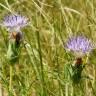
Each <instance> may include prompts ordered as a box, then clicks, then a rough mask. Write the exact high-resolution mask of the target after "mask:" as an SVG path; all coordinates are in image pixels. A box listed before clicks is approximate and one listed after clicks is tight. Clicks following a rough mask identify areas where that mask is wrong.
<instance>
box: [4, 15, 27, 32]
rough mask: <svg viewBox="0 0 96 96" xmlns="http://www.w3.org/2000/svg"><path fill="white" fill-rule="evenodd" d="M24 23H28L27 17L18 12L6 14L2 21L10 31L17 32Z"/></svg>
mask: <svg viewBox="0 0 96 96" xmlns="http://www.w3.org/2000/svg"><path fill="white" fill-rule="evenodd" d="M26 25H28V19H27V18H26V17H24V16H21V15H18V14H12V15H8V16H6V17H5V18H4V21H3V26H5V27H7V28H8V31H10V32H18V31H20V29H21V28H23V27H25V26H26Z"/></svg>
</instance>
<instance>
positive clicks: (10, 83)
mask: <svg viewBox="0 0 96 96" xmlns="http://www.w3.org/2000/svg"><path fill="white" fill-rule="evenodd" d="M11 90H12V65H10V81H9V91H10V92H11Z"/></svg>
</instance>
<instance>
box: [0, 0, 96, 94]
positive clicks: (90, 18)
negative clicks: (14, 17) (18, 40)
mask: <svg viewBox="0 0 96 96" xmlns="http://www.w3.org/2000/svg"><path fill="white" fill-rule="evenodd" d="M14 12H15V13H20V14H22V15H24V16H26V17H28V18H29V23H30V24H29V26H27V27H26V28H24V29H23V30H22V32H23V33H24V42H26V44H22V51H21V55H20V58H19V61H18V62H17V64H14V65H13V71H12V90H11V93H10V92H9V79H10V67H9V66H10V64H9V63H8V61H7V59H6V52H7V46H8V32H7V30H6V29H5V28H2V27H0V91H1V92H0V93H1V94H0V96H96V50H93V52H92V53H91V54H89V55H88V56H87V57H88V61H87V65H86V67H85V68H84V70H83V72H82V81H81V82H79V84H74V83H72V81H71V79H70V72H69V69H68V68H69V65H70V64H73V63H74V61H75V57H74V55H73V54H72V53H70V52H67V51H66V50H65V49H64V44H65V43H66V41H67V40H68V38H69V37H71V36H78V35H84V36H86V37H88V38H91V39H92V40H93V41H94V42H96V0H0V21H1V24H2V20H3V18H4V16H6V15H7V14H10V13H14Z"/></svg>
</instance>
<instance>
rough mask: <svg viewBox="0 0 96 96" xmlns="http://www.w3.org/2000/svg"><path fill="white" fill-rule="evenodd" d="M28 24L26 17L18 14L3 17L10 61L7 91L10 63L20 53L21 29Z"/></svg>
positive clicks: (15, 59) (12, 62)
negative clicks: (6, 31) (7, 36)
mask: <svg viewBox="0 0 96 96" xmlns="http://www.w3.org/2000/svg"><path fill="white" fill-rule="evenodd" d="M27 24H28V19H27V18H26V17H24V16H21V15H18V14H11V15H8V16H6V17H5V18H4V20H3V26H4V27H6V28H7V30H8V32H9V41H8V50H7V59H8V61H9V62H10V82H9V91H10V90H11V86H12V85H11V84H12V82H11V81H12V65H13V64H15V63H16V62H17V61H18V59H19V55H20V50H21V46H20V45H21V41H22V38H23V33H22V32H21V29H22V28H23V27H25V26H26V25H27Z"/></svg>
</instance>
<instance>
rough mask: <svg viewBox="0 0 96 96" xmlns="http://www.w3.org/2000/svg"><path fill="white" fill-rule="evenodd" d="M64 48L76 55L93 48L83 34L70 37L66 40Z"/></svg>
mask: <svg viewBox="0 0 96 96" xmlns="http://www.w3.org/2000/svg"><path fill="white" fill-rule="evenodd" d="M66 48H67V49H68V50H70V51H73V52H74V53H75V54H76V55H78V56H82V55H84V54H86V53H88V52H90V51H92V49H94V44H93V43H92V42H91V41H90V40H89V39H87V38H86V37H83V36H78V37H72V38H70V39H69V40H68V42H67V44H66Z"/></svg>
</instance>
